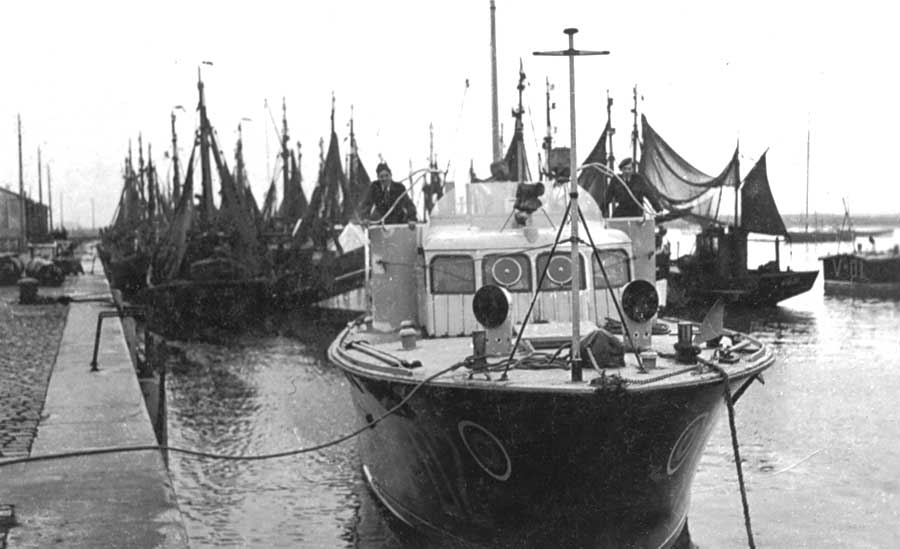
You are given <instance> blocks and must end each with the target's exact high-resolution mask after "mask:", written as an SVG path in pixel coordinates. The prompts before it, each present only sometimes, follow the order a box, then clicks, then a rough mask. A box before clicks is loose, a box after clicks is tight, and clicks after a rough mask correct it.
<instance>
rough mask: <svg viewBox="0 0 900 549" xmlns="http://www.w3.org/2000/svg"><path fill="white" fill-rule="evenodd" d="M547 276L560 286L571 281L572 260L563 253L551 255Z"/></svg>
mask: <svg viewBox="0 0 900 549" xmlns="http://www.w3.org/2000/svg"><path fill="white" fill-rule="evenodd" d="M547 277H549V278H550V280H552V281H553V282H554V283H556V284H559V285H560V286H562V285H564V284H568V283H569V282H571V281H572V261H571V260H569V258H568V257H566V256H564V255H555V256H553V257H551V258H550V265H549V266H548V268H547Z"/></svg>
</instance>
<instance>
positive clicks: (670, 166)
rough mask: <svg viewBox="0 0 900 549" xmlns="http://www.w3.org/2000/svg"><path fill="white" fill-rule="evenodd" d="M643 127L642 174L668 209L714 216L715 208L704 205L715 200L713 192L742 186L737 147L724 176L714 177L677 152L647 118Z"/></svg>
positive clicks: (721, 174) (642, 117)
mask: <svg viewBox="0 0 900 549" xmlns="http://www.w3.org/2000/svg"><path fill="white" fill-rule="evenodd" d="M641 124H642V126H643V138H644V142H643V145H642V147H641V162H640V173H641V174H642V175H643V176H644V177H645V178H646V179H647V181H648V182H649V183H650V185H651V186H652V187H653V189H654V190H655V191H656V193H657V197H658V198H659V200H660V202H661V203H662V205H663V207H665V208H666V209H668V210H670V211H671V210H678V211H685V212H688V211H689V212H690V213H694V214H696V215H700V216H703V217H707V216H710V215H712V212H711V211H710V210H712V209H714V208H713V207H712V206H713V205H712V204H710V203H705V204H700V203H701V202H703V201H705V200H709V199H711V198H713V193H712V192H711V191H713V190H715V189H721V188H723V187H732V188H737V186H738V185H739V184H740V172H739V168H740V166H739V161H738V149H737V147H735V150H734V155H733V156H732V158H731V161H730V162H728V164H727V165H726V166H725V168H724V169H723V170H722V171H721V173H719V175H718V176H716V177H710V176H708V175H706V174H705V173H703V172H701V171H700V170H698V169H697V168H695V167H694V166H692V165H691V164H690V163H689V162H688V161H687V160H685V159H684V158H682V157H681V156H680V155H679V154H678V153H677V152H675V151H674V150H673V149H672V147H670V146H669V145H668V143H666V142H665V141H664V140H663V139H662V137H660V136H659V134H658V133H656V131H655V130H654V129H653V128H652V127H650V124H649V123H648V122H647V117H646V116H641Z"/></svg>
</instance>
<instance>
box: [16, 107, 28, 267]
mask: <svg viewBox="0 0 900 549" xmlns="http://www.w3.org/2000/svg"><path fill="white" fill-rule="evenodd" d="M16 118H17V120H18V128H19V130H18V133H19V223H21V225H19V229H20V230H19V252H20V253H24V252H25V246H26V245H27V243H28V218H27V214H26V211H25V179H24V175H23V174H22V115H21V114H20V115H17V116H16Z"/></svg>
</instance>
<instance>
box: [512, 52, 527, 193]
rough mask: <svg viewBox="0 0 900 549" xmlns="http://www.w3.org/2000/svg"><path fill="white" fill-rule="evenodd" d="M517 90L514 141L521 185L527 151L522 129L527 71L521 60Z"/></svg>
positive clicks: (514, 111)
mask: <svg viewBox="0 0 900 549" xmlns="http://www.w3.org/2000/svg"><path fill="white" fill-rule="evenodd" d="M516 89H517V90H519V104H518V106H517V107H516V108H515V109H513V118H515V119H516V125H515V129H514V133H513V139H515V140H516V179H517V180H518V182H519V183H522V182H524V180H525V159H524V156H525V151H524V150H523V149H524V147H525V143H524V139H523V132H524V128H523V127H522V114H524V113H525V109H524V108H523V107H522V92H523V91H525V71H524V70H523V68H522V60H521V59H519V84H518V85H517V86H516Z"/></svg>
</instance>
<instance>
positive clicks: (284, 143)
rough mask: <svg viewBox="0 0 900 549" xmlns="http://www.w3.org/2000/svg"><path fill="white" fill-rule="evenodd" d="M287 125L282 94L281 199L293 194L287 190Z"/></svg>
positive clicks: (288, 154) (288, 160)
mask: <svg viewBox="0 0 900 549" xmlns="http://www.w3.org/2000/svg"><path fill="white" fill-rule="evenodd" d="M288 139H289V137H288V125H287V101H286V100H285V98H284V97H283V96H282V98H281V166H282V167H281V173H282V179H281V180H282V187H283V191H282V193H281V196H282V201H283V200H284V199H285V198H287V197H289V196H293V194H292V193H290V192H289V191H288V189H289V187H290V185H291V174H290V170H289V169H288V167H289V166H290V155H291V153H290V151H288Z"/></svg>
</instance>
